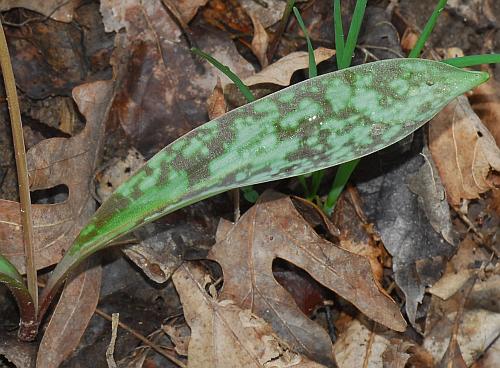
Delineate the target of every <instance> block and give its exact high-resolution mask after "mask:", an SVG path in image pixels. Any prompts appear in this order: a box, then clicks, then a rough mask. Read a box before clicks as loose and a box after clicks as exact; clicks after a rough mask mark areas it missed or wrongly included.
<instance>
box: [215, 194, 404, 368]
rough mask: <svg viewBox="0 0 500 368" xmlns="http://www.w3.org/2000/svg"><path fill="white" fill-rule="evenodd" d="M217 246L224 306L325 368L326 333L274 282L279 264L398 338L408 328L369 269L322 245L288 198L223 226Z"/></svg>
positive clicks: (328, 358) (265, 202)
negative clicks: (257, 321)
mask: <svg viewBox="0 0 500 368" xmlns="http://www.w3.org/2000/svg"><path fill="white" fill-rule="evenodd" d="M218 238H219V239H221V240H220V241H218V242H217V244H216V245H215V246H214V247H213V248H212V250H211V251H210V253H209V258H210V259H212V260H214V261H217V262H218V263H219V264H220V265H221V267H222V270H223V272H224V287H223V291H222V294H221V298H222V299H230V300H234V301H235V302H236V303H237V304H238V305H239V306H241V307H242V308H248V309H250V310H251V311H252V313H255V314H256V315H258V316H259V317H262V318H264V320H266V321H267V322H269V323H271V324H272V326H273V329H274V330H275V331H276V333H277V334H278V336H280V337H281V338H282V339H283V340H285V341H286V342H287V343H288V344H289V345H290V347H291V348H292V349H293V350H295V351H297V352H299V353H302V354H304V355H306V356H308V357H310V358H312V359H315V360H316V361H319V362H321V363H323V364H332V361H333V360H332V345H331V341H330V338H329V336H328V334H327V333H326V331H324V330H323V328H321V327H320V326H319V325H318V324H316V323H315V322H313V321H311V320H310V319H308V318H307V317H306V316H305V315H304V314H303V313H302V312H301V311H300V310H299V308H298V307H297V305H296V304H295V302H294V300H293V298H292V297H291V296H290V294H289V293H288V292H287V291H286V290H285V289H284V288H283V287H282V286H281V285H280V284H279V283H278V282H277V281H276V280H275V278H274V277H273V273H272V265H273V260H274V259H276V258H281V259H284V260H286V261H288V262H291V263H293V264H294V265H296V266H298V267H300V268H302V269H303V270H305V271H307V272H308V273H309V274H310V275H311V276H312V277H313V278H314V279H315V280H316V281H318V282H320V283H321V284H323V285H324V286H326V287H328V288H329V289H331V290H333V291H335V292H336V293H338V294H339V295H341V296H342V297H343V298H345V299H347V300H349V301H350V302H351V303H353V304H354V305H355V306H357V307H358V308H359V309H360V310H361V311H362V312H363V313H365V314H366V315H367V316H369V317H370V318H372V319H374V320H376V321H378V322H379V323H381V324H384V325H386V326H388V327H390V328H392V329H395V330H398V331H403V330H404V329H405V327H406V323H405V321H404V319H403V318H402V316H401V314H400V312H399V308H398V307H397V305H396V304H395V303H394V302H393V301H392V300H391V298H390V297H389V296H388V295H387V294H386V293H385V292H384V291H383V290H382V289H380V288H379V286H378V285H377V283H376V282H375V280H374V278H373V275H372V271H371V267H370V263H369V261H368V260H367V259H366V258H364V257H362V256H359V255H356V254H353V253H350V252H348V251H346V250H343V249H341V248H338V247H336V246H335V245H334V244H332V243H330V242H328V241H327V240H324V239H322V238H321V237H320V236H319V235H317V234H316V233H315V232H314V230H313V229H312V228H311V227H310V225H309V224H308V223H307V222H306V221H305V220H304V219H303V218H302V217H301V216H300V214H299V213H298V212H297V210H296V209H295V208H294V206H293V204H292V202H291V200H290V199H289V198H288V197H285V196H283V195H281V194H278V193H275V192H266V193H264V194H263V195H262V196H261V198H260V199H259V201H258V202H257V204H256V205H255V206H254V207H252V208H251V209H250V210H249V211H247V212H246V213H245V214H244V215H243V216H242V217H241V219H240V220H239V221H238V223H237V224H235V225H233V226H230V225H229V224H227V223H224V222H223V228H222V229H219V233H218Z"/></svg>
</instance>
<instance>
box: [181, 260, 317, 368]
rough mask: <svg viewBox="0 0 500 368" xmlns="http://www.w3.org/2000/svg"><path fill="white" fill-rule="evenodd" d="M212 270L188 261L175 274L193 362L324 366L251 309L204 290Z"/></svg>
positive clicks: (191, 366) (192, 365)
mask: <svg viewBox="0 0 500 368" xmlns="http://www.w3.org/2000/svg"><path fill="white" fill-rule="evenodd" d="M207 276H208V275H207V274H206V273H204V272H203V269H202V268H201V267H200V266H197V265H196V264H189V263H184V264H183V265H182V266H181V267H179V269H178V270H177V271H176V272H175V273H174V274H173V276H172V280H173V282H174V284H175V288H176V289H177V292H178V293H179V296H180V299H181V302H182V305H183V308H184V316H185V318H186V322H187V323H188V324H189V327H190V328H191V338H190V340H189V346H188V367H189V368H195V367H200V368H205V367H217V368H226V367H242V368H250V367H252V368H253V367H255V368H257V367H258V368H261V367H265V368H272V367H275V368H278V367H296V368H321V367H324V366H322V365H320V364H317V363H314V362H312V361H310V360H309V359H307V358H305V357H302V356H300V355H299V354H297V353H295V352H293V351H292V350H290V348H288V346H287V345H286V344H285V343H283V342H282V341H280V339H279V338H278V337H277V336H276V335H275V333H274V331H273V330H272V328H271V327H270V326H269V324H267V323H266V322H265V321H264V320H262V319H261V318H259V317H257V316H255V315H253V314H252V313H251V311H250V310H248V309H242V308H240V307H238V306H237V305H236V304H235V303H234V302H232V301H231V300H221V299H220V298H219V300H217V299H215V298H214V297H212V296H211V295H209V294H208V293H207V292H206V291H205V287H206V285H207Z"/></svg>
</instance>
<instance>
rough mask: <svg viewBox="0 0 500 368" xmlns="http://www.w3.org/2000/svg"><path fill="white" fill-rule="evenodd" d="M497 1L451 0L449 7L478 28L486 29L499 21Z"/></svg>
mask: <svg viewBox="0 0 500 368" xmlns="http://www.w3.org/2000/svg"><path fill="white" fill-rule="evenodd" d="M495 2H496V1H495V0H449V1H448V4H447V5H448V7H449V8H450V9H451V10H452V11H454V12H456V13H457V14H458V15H459V16H461V17H463V18H464V21H465V22H470V23H472V24H475V25H476V26H478V27H481V28H485V27H487V26H488V24H490V25H494V24H496V23H497V21H498V20H500V19H498V17H499V15H498V8H497V9H495V4H494V3H495Z"/></svg>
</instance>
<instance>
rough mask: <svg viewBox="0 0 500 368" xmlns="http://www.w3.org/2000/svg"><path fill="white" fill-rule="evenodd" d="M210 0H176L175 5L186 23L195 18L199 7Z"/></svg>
mask: <svg viewBox="0 0 500 368" xmlns="http://www.w3.org/2000/svg"><path fill="white" fill-rule="evenodd" d="M207 1H208V0H175V7H176V9H177V11H178V12H179V14H180V15H181V18H182V21H183V22H184V23H186V24H187V23H189V22H190V21H191V19H193V18H194V16H195V15H196V13H197V12H198V9H199V8H200V7H201V6H203V5H205V4H206V3H207Z"/></svg>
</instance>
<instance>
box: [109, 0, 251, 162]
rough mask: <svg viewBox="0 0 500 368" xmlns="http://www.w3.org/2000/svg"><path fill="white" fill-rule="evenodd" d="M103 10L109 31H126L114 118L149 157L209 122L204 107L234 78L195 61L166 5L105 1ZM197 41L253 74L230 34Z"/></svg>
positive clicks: (120, 44)
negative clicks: (215, 91)
mask: <svg viewBox="0 0 500 368" xmlns="http://www.w3.org/2000/svg"><path fill="white" fill-rule="evenodd" d="M100 10H101V13H102V15H103V23H104V25H105V29H106V30H107V31H115V32H119V31H120V30H122V29H124V31H121V32H119V33H118V34H117V36H116V38H115V49H114V51H113V55H112V58H111V63H112V64H113V68H114V75H115V76H116V79H117V84H118V89H117V96H116V98H115V100H114V102H113V107H112V110H111V114H110V120H111V122H112V123H114V124H115V125H118V124H119V125H121V127H122V128H123V130H124V131H125V133H126V134H127V136H128V137H129V138H130V142H131V143H132V144H133V146H134V147H136V148H137V149H138V150H139V151H140V152H141V153H142V154H143V155H144V156H146V157H148V156H150V155H153V154H154V153H156V152H158V151H159V150H160V149H161V148H163V147H164V146H165V145H166V144H168V143H170V142H172V141H174V140H175V139H177V138H178V137H180V136H181V135H183V134H185V133H187V132H188V131H190V130H192V129H194V128H195V127H197V126H198V125H200V124H201V123H204V122H205V121H206V114H205V110H204V108H203V107H204V104H205V101H206V98H207V96H208V95H209V94H210V93H211V92H212V89H213V86H214V84H215V82H216V78H217V76H218V75H220V76H221V80H222V84H223V85H224V84H227V83H229V82H230V80H229V78H228V77H227V76H225V75H224V74H223V73H220V72H219V71H218V70H217V69H216V68H213V67H211V66H210V65H208V64H206V63H205V62H204V61H202V60H200V59H197V58H195V57H193V54H192V53H191V52H190V50H189V47H188V45H187V42H186V40H185V38H184V37H182V32H181V29H180V28H179V26H178V25H177V24H176V22H175V21H174V20H173V19H172V17H171V16H170V14H169V13H168V11H167V10H166V9H165V7H164V6H163V4H162V2H161V1H140V0H128V1H126V2H124V1H119V0H103V1H101V7H100ZM196 42H197V44H198V47H200V48H201V49H203V50H204V51H205V52H207V53H209V54H210V55H212V56H213V57H215V58H216V59H218V60H220V61H221V62H222V63H223V64H225V65H227V66H228V67H230V68H231V70H233V71H234V72H235V73H236V74H238V75H239V76H241V77H246V76H248V75H251V74H253V72H254V70H253V67H252V66H251V64H250V63H248V62H247V61H246V60H245V59H244V58H243V57H242V56H241V55H239V53H238V52H237V50H236V48H235V46H234V43H233V42H232V40H230V39H229V37H228V36H227V35H226V34H224V33H221V32H214V31H211V30H204V31H203V32H200V33H199V35H198V37H197V40H196Z"/></svg>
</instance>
